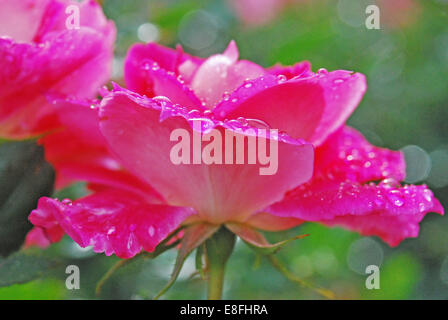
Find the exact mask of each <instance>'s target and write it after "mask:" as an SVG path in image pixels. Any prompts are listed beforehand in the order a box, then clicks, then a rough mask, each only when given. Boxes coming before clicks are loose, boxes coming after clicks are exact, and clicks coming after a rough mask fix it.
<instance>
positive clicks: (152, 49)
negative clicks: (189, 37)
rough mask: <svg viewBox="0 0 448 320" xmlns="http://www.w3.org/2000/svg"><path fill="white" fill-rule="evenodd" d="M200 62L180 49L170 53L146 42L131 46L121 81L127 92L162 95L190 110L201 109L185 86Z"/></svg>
mask: <svg viewBox="0 0 448 320" xmlns="http://www.w3.org/2000/svg"><path fill="white" fill-rule="evenodd" d="M201 63H202V59H199V58H196V57H192V56H190V55H188V54H186V53H184V52H183V50H182V48H180V47H179V48H178V50H173V49H170V48H165V47H163V46H160V45H157V44H155V43H148V44H146V45H143V44H136V45H134V46H132V47H131V49H130V50H129V52H128V55H127V57H126V62H125V74H124V77H125V81H126V85H127V87H128V88H129V89H130V90H133V91H136V92H138V93H139V94H145V95H147V96H150V97H154V96H166V97H168V98H170V99H171V100H172V101H173V102H175V103H179V104H181V105H183V106H186V107H190V108H191V109H193V108H194V109H201V108H203V107H202V105H201V101H200V100H199V99H198V98H197V97H196V96H195V94H194V92H193V91H192V89H191V88H190V87H189V86H188V85H187V84H188V82H189V80H190V79H191V77H192V76H193V75H194V73H195V72H196V70H197V68H198V67H199V66H200V64H201Z"/></svg>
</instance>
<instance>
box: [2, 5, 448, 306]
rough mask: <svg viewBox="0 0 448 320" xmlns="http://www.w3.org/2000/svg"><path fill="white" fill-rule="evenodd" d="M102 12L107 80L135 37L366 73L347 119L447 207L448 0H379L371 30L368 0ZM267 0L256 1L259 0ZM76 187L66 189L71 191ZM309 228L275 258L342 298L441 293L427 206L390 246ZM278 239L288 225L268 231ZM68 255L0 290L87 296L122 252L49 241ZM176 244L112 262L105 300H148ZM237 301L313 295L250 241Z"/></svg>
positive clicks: (443, 244) (188, 269) (439, 260)
mask: <svg viewBox="0 0 448 320" xmlns="http://www.w3.org/2000/svg"><path fill="white" fill-rule="evenodd" d="M103 2H104V3H103V5H104V10H105V12H106V15H107V16H108V17H109V18H110V19H113V20H114V21H115V22H116V25H117V28H118V39H117V46H116V58H115V60H114V76H113V77H114V80H116V81H120V79H121V77H122V64H123V60H124V57H125V55H126V52H127V50H128V48H129V46H130V45H132V44H133V43H135V42H146V41H157V42H160V43H162V44H164V45H168V46H171V47H174V46H175V45H176V44H177V43H180V44H182V45H183V47H184V49H185V50H186V51H187V52H189V53H192V54H195V55H199V56H207V55H210V54H212V53H217V52H222V50H223V49H225V47H226V46H227V44H228V42H229V41H230V40H231V39H235V40H236V41H237V43H238V46H239V48H240V56H241V58H243V59H249V60H252V61H255V62H257V63H259V64H261V65H262V66H265V67H268V66H271V65H273V64H275V63H277V62H280V63H282V64H293V63H295V62H298V61H301V60H309V61H311V62H312V64H313V70H314V71H316V70H317V69H319V68H326V69H328V70H334V69H346V70H354V71H357V72H362V73H364V74H365V75H366V76H367V82H368V91H367V94H366V95H365V98H364V100H363V102H362V103H361V105H360V106H359V107H358V109H357V110H356V112H355V113H354V115H353V116H352V117H351V118H350V120H349V124H350V125H351V126H353V127H355V128H357V129H358V130H360V131H361V132H362V133H363V134H364V135H365V136H366V137H367V138H368V139H369V140H370V142H372V143H374V144H376V145H379V146H384V147H387V148H391V149H402V150H403V151H404V152H405V156H406V160H407V165H408V169H407V171H408V172H407V175H408V177H407V182H409V183H416V184H421V183H426V184H428V185H429V186H430V187H431V188H432V190H433V191H434V192H435V194H436V196H437V197H438V198H439V199H440V200H441V202H442V204H443V205H444V207H445V208H447V207H448V125H447V121H448V80H447V76H448V1H447V0H438V1H437V0H422V1H417V0H413V1H411V0H406V1H404V0H382V1H377V5H378V6H379V8H380V10H381V29H380V30H368V29H367V28H366V27H365V25H364V21H365V18H366V13H365V8H366V7H367V5H369V4H375V1H373V0H371V1H367V0H366V1H364V0H331V1H330V0H328V1H323V0H322V1H320V0H311V1H304V0H302V1H289V2H288V3H287V4H285V7H283V8H281V9H279V10H278V14H277V15H276V16H275V17H273V18H272V19H270V20H269V21H265V22H264V23H262V24H257V25H248V24H247V23H245V22H244V21H242V20H241V19H240V18H239V16H238V15H237V14H236V12H235V11H234V8H233V7H232V6H230V5H229V2H228V1H221V0H199V1H191V0H190V1H178V0H176V1H174V0H163V1H155V0H153V1H149V0H126V1H122V0H105V1H103ZM262 3H263V1H260V5H262ZM82 189H83V186H82V185H75V186H73V187H72V188H70V189H68V190H65V191H64V193H65V194H64V195H61V196H76V194H79V193H80V192H81V193H82V192H83V190H82ZM304 233H310V234H311V235H310V236H309V237H307V238H305V239H303V240H299V241H296V242H295V243H294V244H292V245H290V246H288V247H287V248H286V249H284V250H282V251H281V252H280V253H279V254H278V256H279V259H280V260H282V261H283V262H284V263H285V264H286V265H288V266H289V268H290V270H291V271H292V272H294V273H295V274H297V275H298V276H300V277H302V278H304V279H307V280H308V281H311V282H313V283H314V284H316V285H319V286H322V287H324V288H328V289H331V290H333V291H334V292H335V293H336V294H337V296H338V298H342V299H357V298H359V299H446V298H448V217H440V216H438V215H436V214H430V215H428V216H427V217H426V218H425V220H424V221H423V223H422V224H421V233H420V237H419V238H418V239H409V240H406V241H404V242H403V243H402V244H401V245H400V246H399V247H397V248H390V247H388V246H387V245H386V244H384V243H383V242H381V241H380V240H379V239H377V238H373V237H372V238H365V237H360V236H359V235H358V234H356V233H352V232H349V231H345V230H342V229H338V228H333V229H329V228H326V227H322V226H320V225H316V224H306V225H303V226H300V227H298V228H297V229H295V230H289V231H288V232H286V234H288V235H290V236H293V235H296V234H304ZM268 236H269V238H270V239H272V240H273V241H274V240H276V239H277V240H279V239H281V238H284V236H285V235H284V234H283V235H278V234H269V235H268ZM46 254H48V255H54V256H59V257H60V256H62V257H63V258H64V259H65V260H66V261H65V262H66V263H65V264H64V265H63V266H61V267H60V268H56V269H55V270H54V271H52V272H51V273H50V275H49V276H47V277H45V278H44V279H41V280H37V281H33V282H31V283H28V284H23V285H14V286H11V287H7V288H0V299H6V298H8V299H16V298H17V299H94V298H96V297H95V285H96V283H97V281H98V280H99V279H100V278H101V276H102V275H103V274H104V273H105V272H106V271H107V270H108V269H109V268H110V267H111V266H112V265H113V264H114V263H116V262H117V261H118V260H119V259H117V258H116V257H106V256H104V255H98V254H94V253H92V252H91V251H90V250H85V249H81V248H79V247H78V246H77V245H76V244H75V243H74V242H73V241H71V240H70V239H69V238H67V237H66V238H64V240H63V241H62V242H61V243H59V244H56V245H53V246H52V247H51V248H50V249H48V250H47V252H46ZM174 259H175V252H167V253H166V254H164V255H162V256H161V257H159V258H158V259H156V260H143V259H139V260H137V261H135V262H132V263H131V264H129V265H128V266H126V267H124V268H123V269H121V270H119V271H118V272H117V273H116V274H115V275H114V276H113V277H112V278H111V279H110V280H109V281H108V282H107V283H106V284H105V286H104V288H103V291H102V294H101V296H100V298H107V299H147V298H152V297H153V296H154V295H155V294H156V293H157V292H158V291H159V290H160V289H161V288H162V287H163V286H164V284H165V283H166V282H167V281H168V278H169V275H170V272H171V269H172V267H173V265H174ZM67 264H76V265H78V266H79V267H80V270H81V289H80V290H67V289H66V288H65V279H66V277H67V275H66V274H65V266H66V265H67ZM371 264H375V265H378V266H380V270H381V275H380V276H381V289H379V290H367V289H366V288H365V280H366V277H367V275H366V274H365V268H366V266H368V265H371ZM194 271H195V266H194V256H193V257H190V258H189V260H188V261H187V263H186V264H185V266H184V270H183V271H182V273H181V276H180V280H179V281H178V282H177V283H176V284H175V285H174V287H173V288H172V289H171V290H170V291H169V292H168V293H167V294H166V295H164V296H163V298H164V299H202V298H204V297H205V290H206V283H205V282H204V281H202V280H200V279H199V278H198V277H196V278H193V279H189V277H190V275H191V274H192V273H193V272H194ZM224 297H225V298H232V299H304V298H318V299H319V298H320V297H319V296H317V295H316V294H315V293H313V292H312V291H311V290H309V289H305V288H301V287H299V286H297V285H296V284H293V283H290V282H288V281H287V280H286V279H285V278H284V277H283V276H282V275H281V274H279V273H277V271H276V270H274V269H273V268H272V267H271V266H270V265H269V264H268V263H266V262H265V261H263V260H262V261H261V263H259V261H258V260H257V256H256V255H255V254H254V253H253V251H251V250H249V249H248V248H247V247H246V246H245V245H244V244H243V243H241V242H238V243H237V247H236V251H235V253H234V255H233V256H232V257H231V259H230V262H229V265H228V269H227V279H226V286H225V292H224Z"/></svg>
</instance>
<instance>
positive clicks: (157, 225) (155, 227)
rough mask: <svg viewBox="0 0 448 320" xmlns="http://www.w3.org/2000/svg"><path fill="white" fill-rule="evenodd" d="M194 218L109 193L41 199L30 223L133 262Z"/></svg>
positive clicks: (174, 209) (188, 211)
mask: <svg viewBox="0 0 448 320" xmlns="http://www.w3.org/2000/svg"><path fill="white" fill-rule="evenodd" d="M192 214H194V211H193V210H192V209H188V208H177V207H170V206H166V205H154V204H150V203H147V202H146V201H144V200H143V199H142V198H140V197H138V196H136V195H134V194H132V193H127V192H125V191H122V190H108V191H104V192H99V193H96V194H94V195H91V196H88V197H85V198H82V199H79V200H77V201H74V202H73V203H71V202H68V201H63V202H59V201H57V200H54V199H50V198H41V199H40V200H39V204H38V208H37V209H36V210H34V211H33V212H32V213H31V215H30V221H31V222H32V223H33V224H34V225H35V226H38V227H41V228H44V229H45V230H47V226H48V225H49V224H56V225H59V226H60V227H61V228H62V229H63V230H64V231H65V232H66V233H67V234H68V235H69V236H70V237H71V238H72V239H73V240H74V241H75V242H76V243H78V244H79V245H80V246H81V247H83V248H85V247H88V246H92V247H93V250H94V251H95V252H104V253H105V254H106V255H111V254H113V253H115V254H116V255H117V256H118V257H120V258H132V257H133V256H135V255H136V254H137V253H139V252H140V251H141V250H142V248H143V249H144V250H146V251H149V252H152V251H154V249H155V248H156V246H157V245H158V244H159V243H160V242H161V241H162V240H164V239H165V238H166V237H167V236H168V235H169V234H170V233H171V232H173V231H174V230H175V229H177V228H178V227H179V226H180V224H181V223H182V222H183V221H184V220H185V219H186V218H187V217H188V216H190V215H192Z"/></svg>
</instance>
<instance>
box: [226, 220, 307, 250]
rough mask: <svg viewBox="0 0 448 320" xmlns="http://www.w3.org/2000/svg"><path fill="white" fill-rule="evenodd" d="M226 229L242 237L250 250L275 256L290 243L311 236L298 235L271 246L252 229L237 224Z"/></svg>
mask: <svg viewBox="0 0 448 320" xmlns="http://www.w3.org/2000/svg"><path fill="white" fill-rule="evenodd" d="M226 227H227V228H228V229H229V230H230V231H232V232H233V233H235V234H236V235H237V236H238V237H240V238H241V239H242V240H243V241H244V242H245V243H246V244H247V245H248V246H249V247H250V248H252V249H254V250H255V251H256V252H257V253H259V254H263V255H270V254H275V253H277V252H278V251H279V250H280V249H282V248H283V247H284V246H286V245H287V244H288V243H290V242H292V241H295V240H298V239H303V238H305V237H307V236H309V234H304V235H298V236H295V237H292V238H290V239H286V240H283V241H280V242H277V243H274V244H270V243H269V242H268V241H267V240H266V238H265V237H264V236H263V234H261V233H260V232H258V231H257V230H255V229H253V228H251V227H248V226H245V225H242V224H237V223H232V224H227V225H226Z"/></svg>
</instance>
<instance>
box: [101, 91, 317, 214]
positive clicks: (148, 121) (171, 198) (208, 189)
mask: <svg viewBox="0 0 448 320" xmlns="http://www.w3.org/2000/svg"><path fill="white" fill-rule="evenodd" d="M101 116H102V118H103V120H102V121H101V125H100V126H101V130H102V132H103V134H104V136H105V137H106V139H107V140H108V142H109V145H110V147H111V148H112V150H113V151H115V153H116V154H117V155H118V156H119V157H120V158H121V160H122V163H123V165H124V166H125V167H126V168H127V169H129V170H130V171H131V172H133V173H134V174H136V175H137V176H138V177H140V178H141V179H144V180H145V181H147V182H148V183H150V184H151V186H153V187H154V188H155V189H156V190H157V191H158V192H159V193H160V194H161V195H162V196H163V197H164V198H165V200H166V201H167V203H169V204H172V205H176V206H183V207H193V208H195V209H196V210H197V211H198V212H199V215H200V216H202V217H203V218H204V219H205V220H209V221H213V222H216V223H221V222H225V221H229V220H230V219H236V220H238V221H240V220H241V219H246V218H247V217H248V216H250V215H251V214H253V213H255V212H256V211H258V210H259V209H261V208H263V207H265V206H266V205H268V204H270V203H273V202H275V201H278V200H280V199H281V198H282V197H283V195H284V193H285V192H286V191H287V190H290V189H292V188H294V187H296V186H297V185H299V184H301V183H303V182H305V181H307V180H308V179H309V178H310V176H311V174H312V165H313V148H312V146H311V145H310V144H306V143H303V142H301V141H295V140H292V139H290V138H287V137H285V136H283V135H281V136H279V137H278V171H277V172H276V173H275V174H273V175H260V170H259V169H260V167H261V165H260V164H259V163H257V164H253V165H242V164H210V165H207V164H204V163H203V162H202V163H201V164H192V163H191V164H179V165H176V164H173V162H172V160H171V158H170V153H171V149H172V147H173V146H174V145H176V144H177V141H170V134H171V133H172V132H173V130H175V129H184V130H186V132H187V133H188V134H189V136H190V137H192V136H193V133H192V127H191V125H190V123H189V121H194V119H197V117H200V118H202V119H203V120H204V124H206V125H207V130H205V128H203V130H204V131H210V130H212V129H213V128H216V130H219V132H220V134H221V136H223V135H224V133H223V131H224V129H228V130H230V131H232V132H234V133H235V134H237V135H240V134H242V133H238V131H237V130H238V129H240V128H241V126H242V125H241V123H240V124H239V127H238V122H236V121H229V122H220V121H216V120H213V119H210V118H207V116H206V115H205V114H202V115H196V114H193V113H188V112H187V111H184V110H183V109H181V108H178V107H176V106H175V105H173V104H171V103H170V102H169V101H166V100H163V99H148V98H145V97H142V96H139V95H137V94H135V93H132V92H130V91H127V90H124V89H116V90H115V91H114V92H112V93H111V94H110V95H108V96H106V97H105V98H104V100H103V102H102V105H101ZM235 122H236V123H235ZM204 131H203V132H204ZM195 132H196V134H199V132H197V131H195ZM259 139H260V138H259ZM272 139H274V137H272ZM191 140H192V139H191ZM246 147H247V145H246ZM191 150H193V149H191ZM191 153H193V152H191ZM245 153H246V154H247V149H246V150H245ZM190 159H191V158H190Z"/></svg>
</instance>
